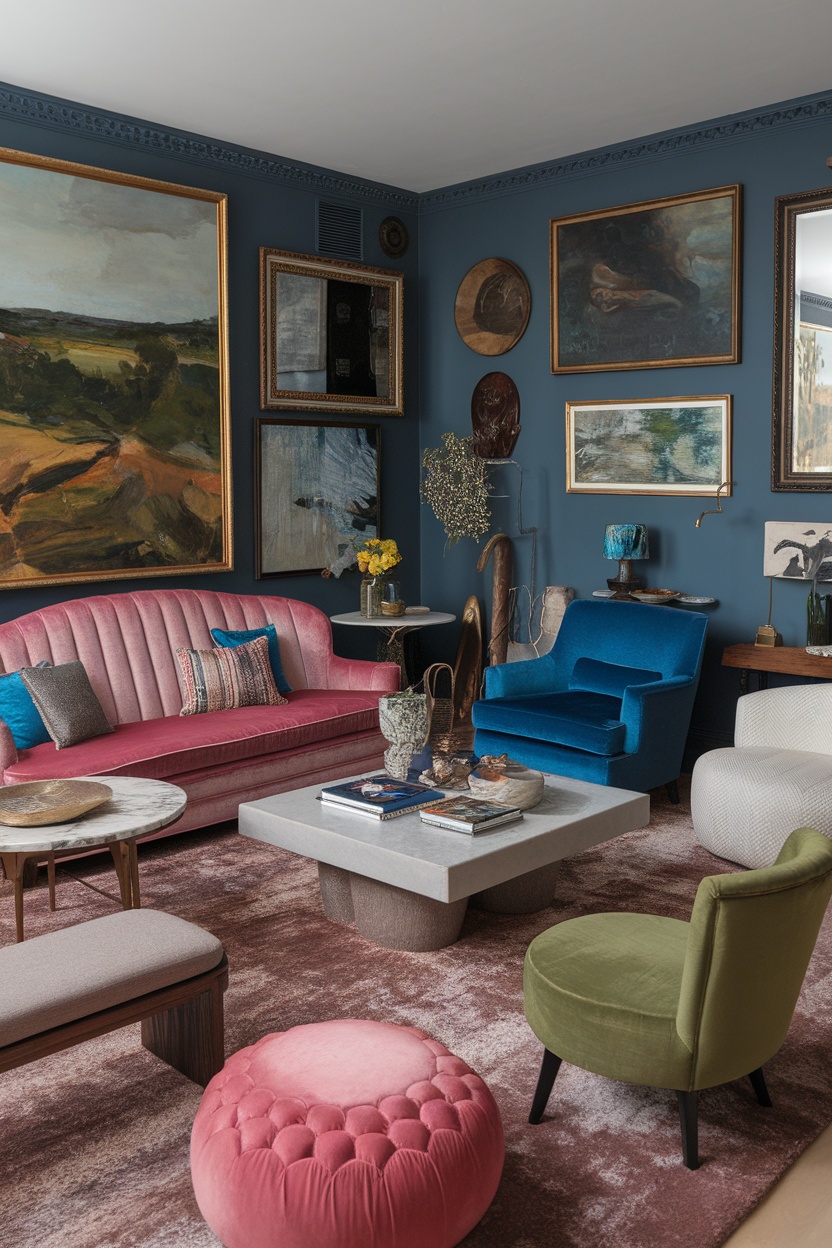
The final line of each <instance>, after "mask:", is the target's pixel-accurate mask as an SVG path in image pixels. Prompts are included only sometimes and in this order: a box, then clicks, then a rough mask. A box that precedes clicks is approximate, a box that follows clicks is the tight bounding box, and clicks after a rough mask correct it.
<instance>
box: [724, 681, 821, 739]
mask: <svg viewBox="0 0 832 1248" xmlns="http://www.w3.org/2000/svg"><path fill="white" fill-rule="evenodd" d="M734 745H770V746H773V747H775V748H776V749H781V750H812V751H813V752H814V753H815V754H832V685H831V684H825V685H791V686H788V687H786V688H782V689H761V690H760V691H759V693H747V694H745V695H744V696H743V697H741V698H740V699H739V701H738V702H737V717H736V721H735V724H734Z"/></svg>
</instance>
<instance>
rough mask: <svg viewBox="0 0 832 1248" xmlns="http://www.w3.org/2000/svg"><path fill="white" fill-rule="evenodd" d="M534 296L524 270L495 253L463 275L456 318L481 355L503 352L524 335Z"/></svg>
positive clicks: (465, 339)
mask: <svg viewBox="0 0 832 1248" xmlns="http://www.w3.org/2000/svg"><path fill="white" fill-rule="evenodd" d="M531 307H532V297H531V292H530V290H529V283H528V282H527V281H526V277H525V274H524V273H523V272H522V270H521V269H518V267H517V265H516V264H512V263H511V261H510V260H501V259H499V258H498V257H494V256H492V257H491V259H489V260H481V261H480V262H479V264H475V265H474V267H473V268H472V269H469V270H468V272H467V273H466V274H465V276H464V277H463V279H462V281H461V282H460V284H459V290H458V291H457V292H456V302H455V303H454V321H455V322H456V327H457V330H458V331H459V336H460V338H461V339H462V341H463V342H464V343H465V345H466V346H467V347H470V348H471V350H472V351H476V352H477V354H478V355H503V354H504V352H506V351H510V350H511V348H512V347H513V346H514V344H515V343H516V342H519V341H520V339H521V338H522V337H523V334H524V332H525V329H526V326H527V325H528V323H529V314H530V312H531Z"/></svg>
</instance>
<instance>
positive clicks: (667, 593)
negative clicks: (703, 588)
mask: <svg viewBox="0 0 832 1248" xmlns="http://www.w3.org/2000/svg"><path fill="white" fill-rule="evenodd" d="M631 593H632V597H633V598H637V599H638V601H639V602H653V603H662V602H673V600H674V599H675V598H678V597H679V596H680V591H679V590H678V589H634V590H632V591H631Z"/></svg>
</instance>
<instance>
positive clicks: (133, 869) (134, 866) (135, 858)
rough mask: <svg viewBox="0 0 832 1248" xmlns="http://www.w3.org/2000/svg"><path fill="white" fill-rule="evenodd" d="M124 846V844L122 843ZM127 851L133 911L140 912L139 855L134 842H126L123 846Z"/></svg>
mask: <svg viewBox="0 0 832 1248" xmlns="http://www.w3.org/2000/svg"><path fill="white" fill-rule="evenodd" d="M122 844H124V842H122ZM125 849H126V851H127V862H128V865H129V868H130V883H131V885H132V890H133V909H134V910H141V907H142V899H141V894H140V893H139V855H138V852H137V850H136V842H135V841H127V843H126V844H125Z"/></svg>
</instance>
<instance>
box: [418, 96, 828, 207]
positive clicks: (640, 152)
mask: <svg viewBox="0 0 832 1248" xmlns="http://www.w3.org/2000/svg"><path fill="white" fill-rule="evenodd" d="M830 118H832V93H829V92H827V93H825V94H822V95H817V96H812V97H808V98H806V99H804V100H794V101H787V102H785V103H783V104H777V105H773V106H772V107H770V108H766V109H762V110H760V111H757V112H753V113H740V114H737V115H736V116H734V117H729V118H725V119H721V120H717V121H713V122H709V123H706V124H700V125H696V126H689V127H686V128H685V129H682V130H673V131H668V132H667V133H666V134H657V135H650V136H648V137H646V138H644V139H639V140H638V141H637V142H628V143H620V144H618V145H616V146H615V147H604V148H597V149H595V150H594V151H590V152H582V153H579V154H578V155H576V156H570V157H567V158H566V159H564V160H558V161H554V162H553V163H551V164H545V165H533V166H530V167H528V168H524V169H516V170H513V171H510V172H508V173H502V174H496V175H495V176H494V177H489V178H479V179H477V180H475V181H472V182H461V183H459V185H457V186H449V187H444V188H440V189H439V190H436V191H425V192H424V193H423V194H421V195H420V196H419V211H420V213H421V212H432V211H438V210H440V209H443V208H452V207H454V206H455V205H456V204H461V203H464V202H466V201H470V200H477V199H492V198H496V197H497V196H501V195H516V194H518V193H520V192H522V191H527V190H530V189H532V188H534V187H539V186H549V185H550V184H551V183H553V182H559V181H562V180H564V179H568V178H581V177H588V176H590V175H592V174H595V173H600V172H602V171H603V170H606V169H613V168H617V167H619V166H621V165H625V164H632V163H638V162H643V161H649V160H657V159H659V158H660V157H663V156H678V155H679V154H680V153H684V152H688V151H693V150H694V149H696V148H701V147H707V146H712V145H714V144H720V143H736V142H741V141H742V140H744V139H749V138H753V137H754V135H755V134H758V133H759V132H760V131H764V130H775V129H778V128H780V127H781V126H792V125H805V124H807V123H814V122H820V121H828V120H829V119H830ZM828 163H829V164H830V167H832V157H830V159H829V162H828Z"/></svg>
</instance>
